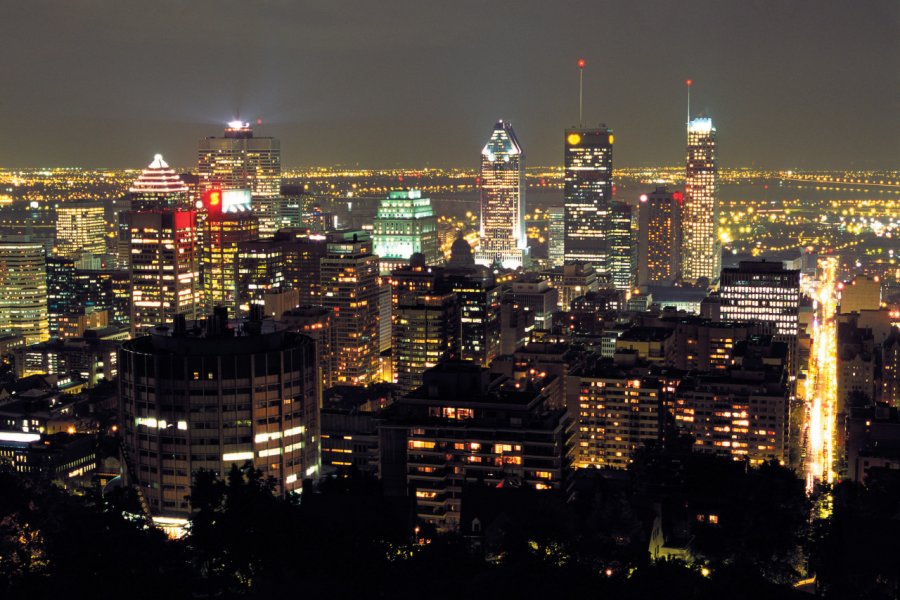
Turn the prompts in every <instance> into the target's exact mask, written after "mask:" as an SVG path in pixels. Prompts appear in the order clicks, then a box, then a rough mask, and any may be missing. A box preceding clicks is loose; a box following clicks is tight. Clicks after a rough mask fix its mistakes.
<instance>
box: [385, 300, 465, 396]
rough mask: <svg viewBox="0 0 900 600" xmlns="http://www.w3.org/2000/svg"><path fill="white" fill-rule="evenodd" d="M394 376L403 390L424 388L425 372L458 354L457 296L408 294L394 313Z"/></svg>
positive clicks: (399, 302) (400, 301)
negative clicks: (423, 377) (423, 374)
mask: <svg viewBox="0 0 900 600" xmlns="http://www.w3.org/2000/svg"><path fill="white" fill-rule="evenodd" d="M392 346H393V354H392V358H393V361H394V366H393V370H394V376H395V378H396V381H397V384H398V385H399V386H400V387H401V389H403V390H404V391H407V392H409V391H412V390H414V389H416V388H418V387H419V386H421V385H422V373H424V372H425V370H426V369H430V368H431V367H433V366H435V365H437V364H438V363H439V362H440V361H442V360H445V359H449V358H455V357H457V356H458V355H459V306H458V304H457V298H456V294H453V293H448V294H439V293H432V292H405V293H402V294H400V297H399V299H398V302H397V306H396V308H395V313H394V327H393V344H392Z"/></svg>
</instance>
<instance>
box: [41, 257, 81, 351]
mask: <svg viewBox="0 0 900 600" xmlns="http://www.w3.org/2000/svg"><path fill="white" fill-rule="evenodd" d="M76 300H77V294H76V289H75V261H74V260H71V259H69V258H59V257H55V256H49V257H47V318H48V322H49V324H50V337H59V325H60V319H61V318H62V317H63V315H66V314H69V313H71V312H73V311H74V310H75V306H76Z"/></svg>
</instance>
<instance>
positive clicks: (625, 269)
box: [606, 202, 636, 290]
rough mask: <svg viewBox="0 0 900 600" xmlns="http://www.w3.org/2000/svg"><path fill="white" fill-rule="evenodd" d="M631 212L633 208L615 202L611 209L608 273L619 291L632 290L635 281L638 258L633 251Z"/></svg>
mask: <svg viewBox="0 0 900 600" xmlns="http://www.w3.org/2000/svg"><path fill="white" fill-rule="evenodd" d="M631 212H632V210H631V206H629V205H628V204H626V203H624V202H613V203H611V204H610V207H609V217H608V223H609V225H608V226H607V228H606V232H607V233H606V238H607V242H608V245H607V248H608V250H609V253H608V254H607V256H606V272H607V274H608V275H609V278H610V281H611V282H612V285H613V287H614V288H616V289H617V290H628V289H631V284H632V282H633V281H634V271H635V258H636V257H635V255H634V251H633V249H634V243H633V239H632V231H631V221H632V219H631Z"/></svg>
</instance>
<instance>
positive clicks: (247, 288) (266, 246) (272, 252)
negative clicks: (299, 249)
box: [236, 240, 293, 317]
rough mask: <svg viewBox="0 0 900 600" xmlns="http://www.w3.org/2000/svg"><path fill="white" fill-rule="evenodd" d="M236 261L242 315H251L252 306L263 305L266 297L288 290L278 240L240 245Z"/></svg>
mask: <svg viewBox="0 0 900 600" xmlns="http://www.w3.org/2000/svg"><path fill="white" fill-rule="evenodd" d="M236 261H237V293H238V305H239V308H240V311H241V314H242V315H245V314H248V313H249V311H250V305H251V304H258V305H261V306H264V305H265V295H266V294H272V293H278V292H281V291H282V290H284V289H285V280H284V252H283V247H282V243H281V242H280V241H279V240H250V241H248V242H240V243H239V244H238V250H237V257H236ZM291 308H293V307H291ZM278 316H281V313H280V312H279V313H278V314H277V315H276V317H278Z"/></svg>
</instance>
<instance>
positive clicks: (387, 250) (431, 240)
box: [372, 190, 444, 275]
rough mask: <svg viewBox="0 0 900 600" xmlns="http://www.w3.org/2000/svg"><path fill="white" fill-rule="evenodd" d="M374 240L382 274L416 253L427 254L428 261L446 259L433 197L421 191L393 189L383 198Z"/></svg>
mask: <svg viewBox="0 0 900 600" xmlns="http://www.w3.org/2000/svg"><path fill="white" fill-rule="evenodd" d="M372 241H373V244H374V250H373V252H374V253H375V255H376V256H378V264H379V268H380V269H381V274H382V275H389V274H390V273H391V271H393V270H394V269H399V268H400V267H402V266H404V265H406V264H407V263H408V262H409V257H410V256H412V255H413V254H414V253H417V252H418V253H420V254H422V255H423V256H424V257H425V264H428V265H439V264H441V263H442V262H444V260H443V256H442V255H441V250H440V247H439V244H438V235H437V219H436V218H435V217H434V211H433V210H431V200H430V199H429V198H423V197H422V192H421V191H420V190H397V191H392V192H389V193H388V197H387V198H384V199H382V200H381V205H380V206H379V207H378V213H377V214H376V216H375V223H374V231H373V234H372Z"/></svg>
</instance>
